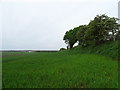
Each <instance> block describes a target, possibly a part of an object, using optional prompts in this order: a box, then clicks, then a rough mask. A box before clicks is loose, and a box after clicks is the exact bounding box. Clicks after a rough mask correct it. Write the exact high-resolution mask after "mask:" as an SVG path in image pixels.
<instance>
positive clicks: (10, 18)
mask: <svg viewBox="0 0 120 90" xmlns="http://www.w3.org/2000/svg"><path fill="white" fill-rule="evenodd" d="M16 1H18V2H16ZM16 1H15V0H2V2H1V3H0V32H2V39H1V38H0V40H1V41H2V44H0V47H1V45H2V48H0V49H4V50H5V49H6V50H13V49H14V50H20V49H38V50H59V49H60V48H62V47H66V44H65V43H64V41H63V36H64V34H65V32H66V31H68V30H70V29H73V28H74V27H77V26H79V25H83V24H88V23H89V21H90V20H92V19H93V18H94V17H95V16H96V15H97V14H106V15H108V16H110V17H118V1H119V0H96V1H94V0H91V1H90V0H89V2H87V0H85V1H84V2H83V1H79V2H78V1H77V0H76V1H71V2H68V1H67V0H66V2H65V1H63V0H62V1H61V2H60V1H59V2H56V1H51V2H50V1H49V2H48V1H47V0H45V1H41V2H38V1H37V0H29V1H28V0H24V1H23V0H21V1H20V0H16ZM97 1H98V2H97ZM0 36H1V34H0Z"/></svg>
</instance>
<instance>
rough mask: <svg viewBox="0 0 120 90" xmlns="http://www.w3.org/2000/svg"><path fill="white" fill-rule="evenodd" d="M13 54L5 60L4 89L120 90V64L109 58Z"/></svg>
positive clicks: (84, 55)
mask: <svg viewBox="0 0 120 90" xmlns="http://www.w3.org/2000/svg"><path fill="white" fill-rule="evenodd" d="M4 54H5V53H4ZM12 54H15V56H6V57H3V88H117V87H118V82H117V80H118V71H117V70H118V64H117V61H114V60H112V59H111V58H108V57H104V56H100V55H94V54H74V53H66V52H44V53H43V52H39V53H35V52H31V53H29V54H28V53H27V52H26V53H24V54H22V55H21V54H20V55H16V53H12Z"/></svg>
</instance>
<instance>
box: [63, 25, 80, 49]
mask: <svg viewBox="0 0 120 90" xmlns="http://www.w3.org/2000/svg"><path fill="white" fill-rule="evenodd" d="M78 30H79V27H76V28H74V29H71V30H69V31H67V32H66V33H65V35H64V38H63V40H65V43H66V44H68V46H67V47H68V48H73V45H74V44H75V43H76V42H77V37H76V32H77V31H78Z"/></svg>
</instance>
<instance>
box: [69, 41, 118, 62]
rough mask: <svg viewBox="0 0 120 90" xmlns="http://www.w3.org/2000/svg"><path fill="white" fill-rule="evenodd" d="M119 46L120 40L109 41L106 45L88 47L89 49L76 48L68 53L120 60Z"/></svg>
mask: <svg viewBox="0 0 120 90" xmlns="http://www.w3.org/2000/svg"><path fill="white" fill-rule="evenodd" d="M119 45H120V40H117V41H108V42H106V43H103V44H101V45H97V46H95V47H94V46H88V47H81V46H76V47H74V48H73V49H71V50H69V51H68V52H71V53H76V54H83V53H88V54H91V53H92V54H98V55H103V56H107V57H111V58H113V59H116V60H118V59H119V58H118V57H120V54H118V53H119V51H120V48H119Z"/></svg>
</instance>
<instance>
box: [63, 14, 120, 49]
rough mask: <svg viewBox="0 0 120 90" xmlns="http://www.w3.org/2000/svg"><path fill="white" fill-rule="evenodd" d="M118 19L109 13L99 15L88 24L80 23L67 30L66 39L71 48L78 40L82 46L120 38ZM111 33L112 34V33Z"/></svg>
mask: <svg viewBox="0 0 120 90" xmlns="http://www.w3.org/2000/svg"><path fill="white" fill-rule="evenodd" d="M117 21H118V19H117V18H115V17H108V16H107V15H105V14H103V15H97V16H96V17H95V18H94V19H93V20H91V21H90V22H89V24H88V25H80V26H79V27H76V28H74V29H73V30H70V31H67V32H66V34H65V36H64V40H65V42H67V44H68V45H70V48H72V47H73V45H74V44H75V43H76V42H77V41H78V42H79V45H81V46H90V45H92V46H96V45H99V44H101V43H104V42H106V41H111V40H112V41H115V40H118V39H119V38H120V30H119V26H120V25H119V24H118V23H117ZM110 33H111V34H110Z"/></svg>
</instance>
